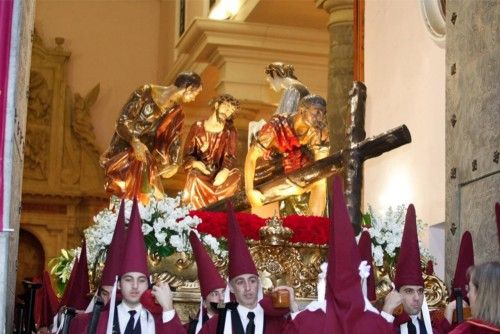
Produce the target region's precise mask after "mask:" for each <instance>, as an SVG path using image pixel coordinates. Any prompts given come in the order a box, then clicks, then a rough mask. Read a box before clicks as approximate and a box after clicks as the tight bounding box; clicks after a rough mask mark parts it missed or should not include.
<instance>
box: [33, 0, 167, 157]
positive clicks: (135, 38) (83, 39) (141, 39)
mask: <svg viewBox="0 0 500 334" xmlns="http://www.w3.org/2000/svg"><path fill="white" fill-rule="evenodd" d="M172 7H175V6H172V4H171V3H169V2H168V1H166V2H161V3H160V2H159V1H120V2H116V1H46V0H40V1H37V6H36V17H35V27H36V29H37V30H38V32H39V34H40V35H41V36H42V38H43V39H44V40H45V41H46V42H47V44H48V45H50V43H54V42H53V41H54V38H55V37H63V38H64V39H65V42H64V47H65V48H66V49H68V50H70V51H71V53H72V55H71V61H70V62H69V63H68V64H67V81H68V85H69V86H70V87H72V89H73V91H79V92H87V91H89V90H90V89H91V88H92V87H94V86H95V84H96V83H98V82H100V83H101V91H100V96H99V99H98V100H97V102H96V104H95V105H94V107H93V108H92V110H91V116H92V120H93V125H94V131H95V135H96V142H97V146H98V147H99V149H100V150H101V151H104V149H105V148H106V147H107V145H108V143H109V140H110V139H111V136H112V134H113V130H114V123H115V121H116V118H117V116H118V113H119V111H120V109H121V107H122V105H123V103H124V101H126V99H127V98H128V96H129V95H130V93H131V92H132V91H133V90H134V89H135V88H137V87H138V86H140V85H143V84H144V83H150V82H151V83H153V82H155V83H157V82H158V81H159V79H160V78H161V75H162V73H160V71H161V70H163V71H165V70H166V69H162V68H161V67H159V64H167V65H165V66H168V64H169V62H170V63H171V62H172V61H173V60H172V59H171V58H173V54H172V53H169V48H170V45H171V44H170V43H171V41H170V40H168V38H167V40H163V38H164V36H167V37H168V36H172V34H169V33H167V30H168V29H169V28H170V29H173V27H174V25H172V24H169V23H168V22H171V18H169V11H171V10H172ZM162 15H165V16H166V18H165V19H164V18H163V17H162V18H161V16H162ZM160 18H161V20H160ZM160 22H162V24H161V25H160ZM160 32H161V37H162V40H160ZM51 41H52V42H51ZM167 44H169V45H168V46H165V45H167ZM53 45H55V44H53ZM160 45H162V47H161V48H160ZM160 56H161V61H160ZM159 68H160V70H159Z"/></svg>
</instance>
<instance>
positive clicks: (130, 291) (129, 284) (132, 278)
mask: <svg viewBox="0 0 500 334" xmlns="http://www.w3.org/2000/svg"><path fill="white" fill-rule="evenodd" d="M148 285H149V284H148V278H147V277H146V275H144V274H143V273H138V272H128V273H125V274H123V275H122V277H121V278H120V290H121V293H122V297H123V299H122V300H123V302H124V303H125V304H127V305H128V306H130V307H135V306H137V305H138V304H139V303H140V299H141V296H142V294H143V293H144V292H145V291H146V290H147V289H148Z"/></svg>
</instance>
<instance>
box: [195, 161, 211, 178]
mask: <svg viewBox="0 0 500 334" xmlns="http://www.w3.org/2000/svg"><path fill="white" fill-rule="evenodd" d="M191 166H192V168H196V169H197V170H199V171H200V172H202V173H203V174H205V175H210V171H209V170H208V168H207V166H205V164H204V163H203V162H201V161H199V160H195V161H193V163H192V165H191Z"/></svg>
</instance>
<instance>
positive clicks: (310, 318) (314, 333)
mask: <svg viewBox="0 0 500 334" xmlns="http://www.w3.org/2000/svg"><path fill="white" fill-rule="evenodd" d="M325 321H326V314H325V312H323V310H321V309H319V310H315V311H309V310H305V311H302V312H300V313H299V314H298V315H297V316H296V317H295V319H293V320H292V321H291V322H290V323H289V324H288V326H287V327H286V329H285V331H284V332H283V333H284V334H300V333H307V334H323V333H324V329H323V324H324V323H325ZM358 333H359V334H362V333H370V334H383V333H387V334H391V333H393V328H392V325H391V324H390V323H389V322H387V321H386V320H385V319H384V318H382V317H381V316H380V315H378V314H376V313H373V312H370V311H365V312H364V313H363V315H362V316H361V317H360V318H357V319H356V321H355V322H354V323H353V324H352V328H351V331H350V332H349V333H345V334H358ZM339 334H341V333H339Z"/></svg>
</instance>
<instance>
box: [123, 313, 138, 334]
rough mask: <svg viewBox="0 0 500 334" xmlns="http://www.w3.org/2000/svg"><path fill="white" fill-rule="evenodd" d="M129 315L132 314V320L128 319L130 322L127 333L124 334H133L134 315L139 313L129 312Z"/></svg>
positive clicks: (126, 329)
mask: <svg viewBox="0 0 500 334" xmlns="http://www.w3.org/2000/svg"><path fill="white" fill-rule="evenodd" d="M128 313H129V314H130V319H128V322H127V327H125V332H123V334H132V332H133V331H134V322H135V321H134V315H135V314H136V313H137V311H134V310H132V311H128Z"/></svg>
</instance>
